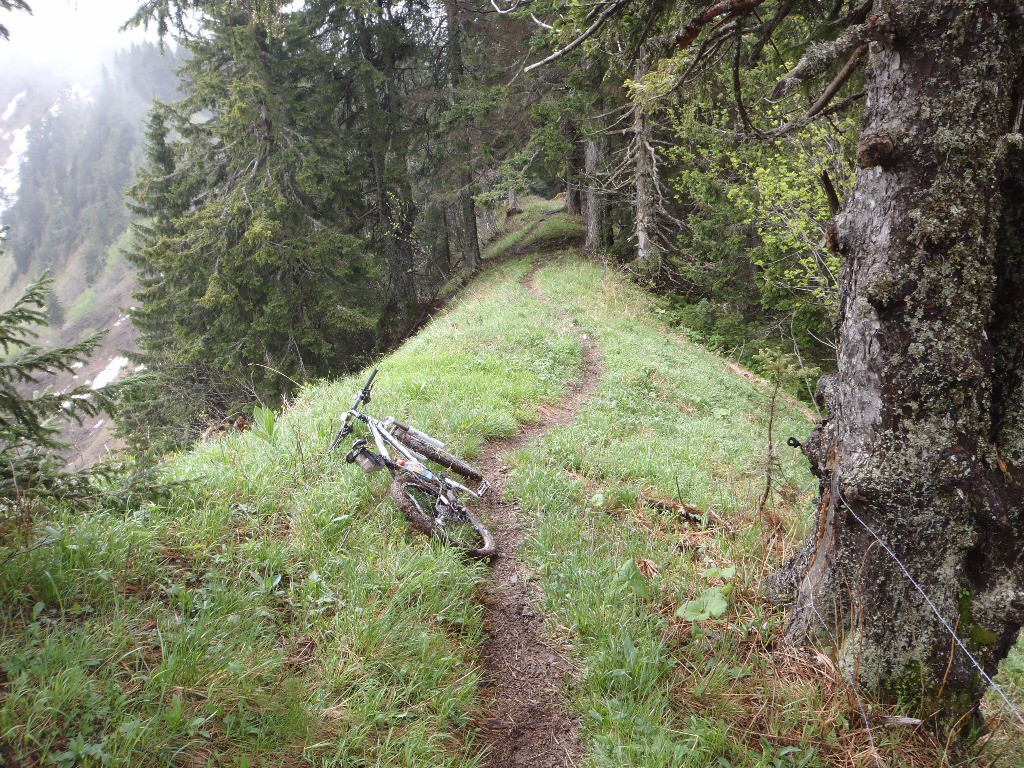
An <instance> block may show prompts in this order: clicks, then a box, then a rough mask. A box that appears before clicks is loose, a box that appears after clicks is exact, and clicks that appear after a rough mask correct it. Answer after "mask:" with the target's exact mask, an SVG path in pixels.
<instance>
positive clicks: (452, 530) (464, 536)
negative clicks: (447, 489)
mask: <svg viewBox="0 0 1024 768" xmlns="http://www.w3.org/2000/svg"><path fill="white" fill-rule="evenodd" d="M391 498H392V499H393V500H394V502H395V504H396V505H397V506H398V508H399V509H400V510H402V514H403V515H405V519H406V520H408V521H409V522H410V523H411V524H412V525H413V527H415V528H417V529H418V530H420V531H422V532H423V533H428V534H431V535H432V536H437V537H438V538H439V539H441V540H442V541H444V542H445V543H446V544H448V545H449V546H452V547H456V548H458V549H461V550H463V551H464V552H465V553H466V554H467V555H469V556H470V557H475V558H485V557H490V556H491V555H493V554H494V553H495V551H496V550H497V546H496V544H495V542H494V537H493V536H492V535H491V532H490V531H488V530H487V528H486V527H485V526H484V524H483V523H481V522H480V521H479V520H478V519H477V517H476V515H474V514H473V513H472V512H470V511H469V510H468V509H467V508H466V507H465V506H464V505H462V504H460V503H459V502H455V503H454V504H453V505H450V508H449V509H447V510H445V511H446V512H447V514H441V513H439V512H438V510H437V506H438V491H437V490H436V489H435V488H431V487H430V486H429V485H426V484H424V483H418V482H413V481H411V480H401V479H395V480H394V481H393V482H392V483H391Z"/></svg>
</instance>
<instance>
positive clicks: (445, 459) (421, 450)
mask: <svg viewBox="0 0 1024 768" xmlns="http://www.w3.org/2000/svg"><path fill="white" fill-rule="evenodd" d="M392 434H394V436H395V437H397V438H398V439H399V440H401V441H402V442H403V443H404V444H405V445H406V446H408V447H409V448H412V450H414V451H416V453H418V454H420V455H421V456H425V457H426V458H428V459H430V460H431V461H433V462H436V463H438V464H440V465H441V466H442V467H444V468H445V469H450V470H451V471H452V472H456V473H458V474H460V475H462V476H463V477H465V478H468V479H470V480H477V481H480V480H483V479H484V475H483V472H481V471H480V470H479V469H477V468H476V467H474V466H472V465H470V464H467V463H466V462H465V461H463V460H462V459H460V458H459V457H458V456H455V455H453V454H451V453H448V451H445V450H442V449H441V448H435V447H434V446H432V445H430V444H428V443H425V442H423V441H422V440H420V439H419V438H418V437H416V436H415V435H412V434H410V433H409V432H407V431H406V430H404V429H402V428H401V427H395V429H394V430H393V432H392Z"/></svg>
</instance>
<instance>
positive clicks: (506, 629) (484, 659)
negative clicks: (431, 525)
mask: <svg viewBox="0 0 1024 768" xmlns="http://www.w3.org/2000/svg"><path fill="white" fill-rule="evenodd" d="M543 265H544V263H543V262H540V263H538V264H537V265H535V266H534V267H533V269H532V270H531V271H530V273H529V274H528V275H526V277H524V278H523V281H522V283H523V286H524V287H525V288H526V289H527V290H528V291H529V292H530V293H531V294H533V295H534V296H535V297H537V298H538V299H540V300H541V301H546V298H545V297H544V296H543V295H542V294H541V292H540V290H539V289H538V288H537V286H536V284H535V283H534V276H535V275H536V273H537V271H538V270H539V269H540V268H541V267H542V266H543ZM577 331H578V329H577ZM580 338H581V340H582V342H583V345H584V346H583V370H582V381H581V382H579V383H577V384H576V385H575V386H574V387H572V389H571V390H570V391H569V392H568V393H567V394H566V395H564V396H563V397H561V398H559V399H558V400H557V401H555V402H554V403H551V404H549V405H548V406H547V407H546V408H545V409H544V410H543V411H542V413H541V421H540V422H539V423H537V424H531V425H527V426H524V427H522V428H521V429H520V430H519V432H518V433H517V434H516V435H515V436H514V437H512V438H509V439H506V440H497V441H492V442H489V443H488V444H487V445H486V446H485V447H484V450H483V453H482V455H481V457H480V458H479V459H478V461H477V462H476V463H477V464H478V466H480V467H481V468H482V469H483V470H484V475H485V476H486V477H487V478H488V479H490V480H491V483H492V484H491V490H490V491H489V492H488V494H487V498H486V499H485V502H484V503H483V504H482V505H481V507H482V510H481V511H482V512H483V515H484V517H485V519H486V521H487V524H488V526H489V527H490V529H491V531H493V532H494V535H495V538H496V539H497V542H498V555H497V556H496V557H495V558H494V561H493V574H494V576H493V580H492V581H491V583H490V585H489V586H488V588H487V590H486V593H485V597H484V602H485V607H486V614H485V618H484V627H485V629H486V630H487V635H488V637H487V640H486V641H485V642H484V646H483V652H482V655H481V664H482V666H483V672H484V674H483V681H482V684H481V687H482V692H483V696H484V700H485V702H486V712H485V714H484V715H483V717H482V718H481V721H480V723H479V725H480V731H481V734H482V735H483V738H484V741H485V743H486V744H487V747H488V752H487V757H486V759H485V762H484V766H485V768H513V767H514V766H525V767H529V768H562V767H563V766H573V765H576V764H577V762H578V760H579V758H580V757H581V756H582V754H583V749H582V747H581V746H580V744H579V742H578V741H577V739H576V735H575V730H576V728H575V720H574V718H573V715H572V713H571V712H570V710H569V708H568V705H567V704H566V697H565V692H564V691H563V690H562V685H563V683H564V681H565V680H566V677H567V675H568V673H569V671H570V669H569V665H568V664H567V663H566V661H565V659H564V658H563V657H562V655H561V654H560V653H559V651H558V649H556V648H553V647H552V646H551V644H550V642H549V641H548V640H547V639H546V637H545V632H544V617H543V616H540V615H538V614H536V613H535V612H534V608H535V607H536V606H537V604H538V598H539V597H540V590H539V588H538V587H536V586H535V582H534V581H533V580H532V579H530V572H529V570H528V569H527V568H526V567H525V566H524V565H523V564H522V563H520V562H519V561H518V560H517V559H516V550H517V548H518V546H519V543H520V542H521V541H522V539H523V537H524V535H525V534H527V533H528V532H529V529H530V523H529V521H528V520H526V519H525V518H524V517H523V514H522V510H521V508H520V507H519V505H518V503H516V502H515V501H505V500H504V499H503V498H502V497H503V495H504V490H505V475H506V473H507V472H508V467H507V465H506V464H505V461H504V458H503V457H504V456H505V455H507V454H508V453H510V452H512V451H515V450H517V449H519V448H521V447H523V446H524V445H526V444H528V443H530V442H533V441H534V440H536V439H538V438H539V437H540V436H541V435H543V434H544V433H545V432H546V431H547V430H548V429H550V428H551V427H554V426H560V425H564V424H568V423H570V422H571V421H572V420H573V418H574V417H575V416H576V413H577V412H578V411H579V409H580V408H581V407H582V405H583V404H584V403H586V401H587V400H588V399H589V398H590V396H591V395H592V394H593V393H594V391H595V390H596V388H597V383H598V381H599V380H600V377H601V370H602V365H601V357H600V353H599V351H598V348H597V345H596V344H595V343H594V342H593V340H592V339H589V338H587V337H586V336H585V335H584V334H582V333H580Z"/></svg>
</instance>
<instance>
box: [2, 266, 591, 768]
mask: <svg viewBox="0 0 1024 768" xmlns="http://www.w3.org/2000/svg"><path fill="white" fill-rule="evenodd" d="M526 268H527V265H524V264H508V265H504V266H502V267H501V268H499V269H497V270H494V271H492V272H491V273H489V274H488V276H487V277H486V278H485V279H483V280H481V281H479V282H478V283H477V284H475V286H473V287H472V288H471V289H470V290H468V291H467V292H466V294H465V295H464V296H463V298H462V299H461V301H460V302H459V303H458V305H457V306H456V307H454V308H453V309H452V310H451V311H449V312H446V313H443V314H442V315H441V316H439V317H438V318H437V319H435V320H434V321H433V322H432V323H431V324H430V326H429V327H428V328H427V329H426V330H425V331H424V332H423V333H421V334H420V335H419V336H417V337H416V338H414V339H412V340H410V341H409V342H408V343H407V344H406V345H405V346H403V347H402V348H401V349H400V350H398V351H397V352H396V353H395V354H394V355H392V356H390V357H389V358H387V359H386V360H384V361H382V362H381V364H380V369H381V372H380V374H379V376H378V378H377V383H376V391H375V396H374V401H373V404H372V410H373V411H374V412H376V413H380V414H393V415H395V416H399V417H402V418H404V419H407V420H409V421H411V422H412V423H414V424H417V425H418V426H421V427H423V428H425V429H427V430H429V431H430V432H432V433H433V434H436V435H438V436H439V437H441V438H442V439H446V440H449V441H450V442H451V445H452V446H453V447H454V448H455V449H456V450H458V451H460V452H464V453H467V454H472V453H473V452H474V450H475V449H476V448H478V447H479V446H480V445H481V444H482V442H483V441H484V440H485V439H487V438H489V437H497V436H504V435H509V434H511V433H513V432H514V431H515V430H516V426H517V423H519V422H521V421H526V420H530V419H532V418H534V417H535V414H536V410H537V407H538V406H539V404H540V403H541V402H542V401H543V400H545V399H549V398H552V397H555V396H557V395H558V394H559V393H560V392H561V391H562V390H563V388H564V385H565V383H566V382H567V381H568V380H570V379H572V378H573V377H574V376H575V375H576V371H577V369H578V366H579V360H580V351H581V350H580V344H579V342H578V340H577V339H575V338H574V337H573V335H572V334H571V333H569V332H568V329H567V328H566V327H565V323H564V321H562V320H559V319H558V318H556V317H555V315H554V314H553V313H552V312H551V310H550V309H549V308H548V307H546V306H545V305H543V304H541V303H540V302H538V301H537V300H536V299H534V298H532V297H531V296H530V295H529V294H528V293H527V292H526V291H525V290H524V289H523V288H522V287H521V286H520V285H519V278H520V277H521V276H522V274H524V272H525V270H526ZM512 373H514V374H515V375H511V374H512ZM359 383H361V377H360V376H353V377H350V378H348V379H346V380H343V381H340V382H333V383H324V384H319V385H316V386H312V387H309V388H307V389H305V390H304V391H303V393H302V395H301V397H300V398H299V400H298V401H297V402H296V404H295V405H294V407H292V408H291V409H289V410H288V411H287V412H285V413H284V414H282V415H281V416H280V417H279V420H278V424H277V427H276V428H275V429H274V431H273V437H272V438H271V439H269V440H268V439H261V438H260V437H259V436H257V435H256V434H254V433H248V434H245V435H239V436H233V437H226V438H223V439H220V440H216V441H213V442H210V443H208V444H206V445H203V446H201V447H199V448H197V449H196V450H195V451H193V452H190V453H187V454H183V455H181V456H178V457H175V458H174V459H172V460H171V462H170V463H169V465H168V469H167V473H168V477H169V478H170V479H177V480H182V481H185V486H184V487H182V488H181V489H180V490H179V491H178V492H177V495H176V498H175V499H174V502H173V503H172V504H170V505H168V506H164V507H159V506H149V507H147V508H144V509H142V510H141V511H137V512H133V513H130V514H125V513H118V512H115V511H109V512H105V513H100V514H95V515H92V516H90V517H88V518H85V519H78V518H75V517H72V516H70V515H64V516H59V517H57V518H56V519H52V520H48V521H47V523H46V524H47V525H48V526H50V528H51V529H52V531H51V533H50V534H48V535H50V536H51V537H55V538H56V543H54V544H53V545H52V546H45V547H42V548H40V549H37V550H34V551H32V552H28V553H26V554H23V555H19V556H16V557H14V558H12V559H11V560H10V561H9V562H7V563H5V565H4V567H3V568H2V569H0V606H2V609H0V659H2V660H3V661H2V667H0V668H2V672H3V678H2V679H3V685H4V687H3V689H2V691H3V695H2V705H0V749H3V750H6V752H2V751H0V754H8V755H10V756H12V759H15V758H16V759H21V760H26V761H28V760H35V761H38V762H40V763H45V762H46V761H50V762H51V763H54V764H57V765H75V764H96V765H99V764H101V763H102V764H108V763H109V764H114V765H131V766H136V765H141V766H146V765H172V764H173V765H207V764H208V763H209V764H218V765H243V764H249V765H282V764H288V765H298V764H316V765H338V766H342V765H344V766H377V765H388V766H393V765H401V766H413V765H416V766H422V765H430V766H453V767H454V766H471V765H476V764H477V762H478V750H477V749H476V746H475V745H474V743H473V741H472V738H471V731H470V730H469V729H468V727H467V726H468V723H469V720H470V718H471V717H472V716H473V714H474V713H475V711H476V710H475V708H476V706H477V701H476V685H477V679H478V670H477V667H476V658H477V654H478V650H479V644H480V639H481V632H482V626H481V620H482V607H481V605H480V603H479V602H478V600H477V599H476V594H477V587H478V584H479V582H480V580H481V579H483V578H485V576H486V570H485V567H484V566H481V565H479V564H475V563H470V562H467V561H466V560H465V559H464V558H462V557H460V556H459V555H458V554H457V553H456V552H454V551H452V550H451V549H448V548H445V547H443V546H440V545H438V544H436V543H435V542H433V541H431V540H428V539H426V538H424V537H421V536H416V535H413V534H411V533H410V532H409V531H408V528H407V526H406V525H405V523H404V521H403V520H402V518H401V516H400V515H399V514H398V513H397V512H396V511H395V510H394V509H393V508H392V506H391V504H390V502H385V501H384V499H385V497H386V488H385V482H384V479H383V478H381V477H379V476H375V477H373V478H370V481H369V482H368V478H367V477H366V476H365V475H363V474H362V473H361V472H360V471H359V470H358V469H356V468H355V467H354V466H352V465H347V464H345V463H344V461H343V458H342V457H343V455H344V454H343V452H338V455H334V456H330V457H325V456H324V455H323V452H324V449H325V447H326V445H327V444H328V442H329V441H330V437H331V435H332V434H333V431H334V429H335V428H336V426H337V422H336V418H337V416H338V415H339V414H340V413H341V412H342V411H343V410H344V409H345V408H347V407H348V405H349V404H350V403H351V396H352V393H353V391H354V390H355V389H356V388H357V387H358V384H359ZM76 761H78V762H76Z"/></svg>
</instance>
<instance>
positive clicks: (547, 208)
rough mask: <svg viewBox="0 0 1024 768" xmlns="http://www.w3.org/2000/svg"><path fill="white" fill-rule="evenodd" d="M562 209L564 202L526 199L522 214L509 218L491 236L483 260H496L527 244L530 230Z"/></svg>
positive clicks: (482, 254) (535, 198) (537, 198)
mask: <svg viewBox="0 0 1024 768" xmlns="http://www.w3.org/2000/svg"><path fill="white" fill-rule="evenodd" d="M561 208H562V202H561V201H560V200H557V199H555V200H544V199H543V198H539V197H529V198H526V199H525V200H524V201H523V208H522V213H519V214H516V215H515V216H510V217H508V218H507V219H506V220H505V221H504V222H503V223H502V225H501V226H500V227H499V228H498V230H497V231H496V232H495V233H494V234H493V235H492V236H491V239H490V240H489V241H488V242H487V244H486V245H485V246H484V248H483V252H482V253H481V256H482V258H484V259H496V258H498V257H499V256H503V255H505V254H506V253H508V252H509V251H510V250H511V249H512V248H514V247H515V246H516V245H519V244H520V243H523V244H525V239H526V237H527V235H528V234H529V232H530V230H531V229H532V228H533V227H534V226H535V225H536V224H537V223H538V222H540V221H541V220H542V219H543V218H544V217H545V216H546V215H549V214H552V213H554V212H556V211H558V210H560V209H561Z"/></svg>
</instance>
